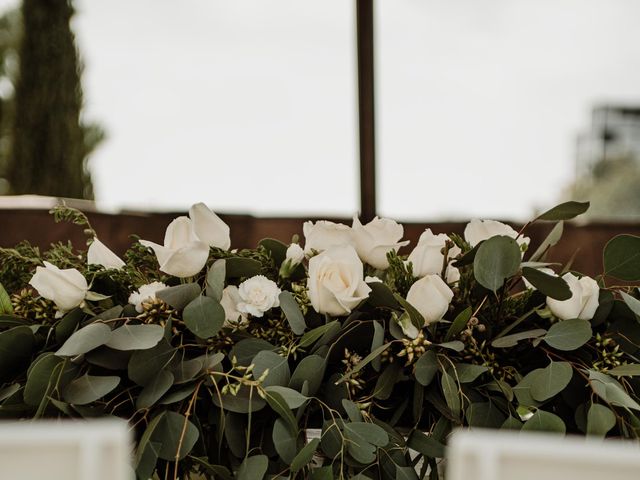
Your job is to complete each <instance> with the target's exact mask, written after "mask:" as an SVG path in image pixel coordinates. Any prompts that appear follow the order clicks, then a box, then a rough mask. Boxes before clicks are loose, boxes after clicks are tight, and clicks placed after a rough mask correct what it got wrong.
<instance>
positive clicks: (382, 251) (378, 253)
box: [352, 217, 409, 270]
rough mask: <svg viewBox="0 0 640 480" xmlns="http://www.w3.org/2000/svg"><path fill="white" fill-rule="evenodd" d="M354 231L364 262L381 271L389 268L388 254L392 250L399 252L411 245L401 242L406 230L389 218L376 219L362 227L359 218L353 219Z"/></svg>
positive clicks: (357, 247)
mask: <svg viewBox="0 0 640 480" xmlns="http://www.w3.org/2000/svg"><path fill="white" fill-rule="evenodd" d="M352 230H353V238H354V242H355V247H356V250H357V252H358V255H359V256H360V258H361V259H362V261H363V262H366V263H368V264H369V265H371V266H372V267H374V268H377V269H380V270H384V269H385V268H387V267H388V266H389V262H388V261H387V253H389V252H390V251H392V250H395V251H396V252H397V251H398V249H399V248H400V247H403V246H405V245H407V244H408V243H409V241H408V240H407V241H404V242H401V241H400V239H401V238H402V235H403V234H404V228H403V227H402V225H400V224H399V223H397V222H396V221H394V220H391V219H389V218H378V217H375V218H374V219H373V220H371V221H370V222H369V223H367V224H366V225H362V223H360V220H358V217H353V226H352Z"/></svg>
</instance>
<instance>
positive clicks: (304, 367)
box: [289, 355, 326, 395]
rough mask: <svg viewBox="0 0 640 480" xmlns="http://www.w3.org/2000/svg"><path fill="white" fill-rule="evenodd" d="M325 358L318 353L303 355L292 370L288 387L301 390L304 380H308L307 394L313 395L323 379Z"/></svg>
mask: <svg viewBox="0 0 640 480" xmlns="http://www.w3.org/2000/svg"><path fill="white" fill-rule="evenodd" d="M325 367H326V360H325V359H324V358H322V357H321V356H319V355H309V356H307V357H304V358H303V359H302V360H301V361H300V363H299V364H298V366H297V367H296V369H295V370H294V371H293V375H292V376H291V380H290V381H289V387H291V388H293V389H295V390H298V391H301V390H302V385H303V384H304V382H308V387H309V390H308V392H307V395H315V394H316V392H317V391H318V389H319V388H320V386H321V385H322V380H323V379H324V371H325Z"/></svg>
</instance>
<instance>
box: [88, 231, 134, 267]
mask: <svg viewBox="0 0 640 480" xmlns="http://www.w3.org/2000/svg"><path fill="white" fill-rule="evenodd" d="M87 263H88V264H89V265H101V266H103V267H104V268H106V269H110V268H112V269H115V270H121V269H122V267H124V266H125V263H124V262H123V261H122V259H121V258H120V257H118V256H117V255H116V254H115V253H113V252H112V251H111V250H109V248H108V247H107V246H106V245H105V244H104V243H102V242H101V241H100V240H98V237H96V238H94V239H93V243H92V244H91V245H90V246H89V250H88V251H87Z"/></svg>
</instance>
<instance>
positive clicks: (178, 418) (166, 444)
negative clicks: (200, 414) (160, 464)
mask: <svg viewBox="0 0 640 480" xmlns="http://www.w3.org/2000/svg"><path fill="white" fill-rule="evenodd" d="M160 416H161V419H160V421H159V422H158V426H157V427H156V428H155V430H154V431H153V434H152V435H151V439H152V440H153V441H156V442H159V443H162V447H161V448H160V451H159V452H158V457H159V458H161V459H162V460H168V461H172V462H175V461H176V460H182V459H183V458H184V457H186V456H187V454H188V453H189V452H191V449H192V448H193V446H194V445H195V444H196V441H197V440H198V437H199V436H200V433H199V432H198V428H197V427H196V426H195V425H194V424H193V423H191V421H190V420H188V419H187V418H185V417H184V416H183V415H181V414H179V413H176V412H173V411H171V410H165V411H164V412H162V413H161V414H160Z"/></svg>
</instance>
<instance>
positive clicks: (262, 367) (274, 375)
mask: <svg viewBox="0 0 640 480" xmlns="http://www.w3.org/2000/svg"><path fill="white" fill-rule="evenodd" d="M252 363H253V364H254V365H255V366H254V368H253V377H254V378H255V379H256V380H257V379H258V378H260V377H261V376H262V375H263V374H264V373H265V372H266V371H267V370H268V373H267V376H266V377H265V379H264V380H263V382H262V385H263V386H265V387H269V386H271V385H280V386H286V385H289V380H291V371H290V370H289V362H288V361H287V359H286V358H284V357H281V356H280V355H278V354H277V353H275V352H271V351H269V350H265V351H262V352H258V354H257V355H256V356H255V357H254V358H253V361H252Z"/></svg>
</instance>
